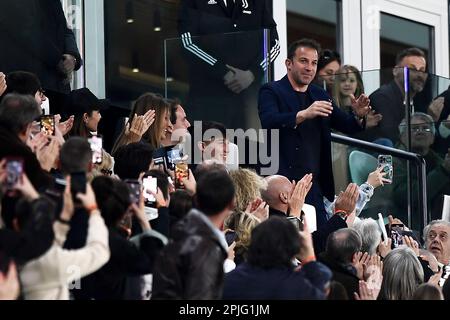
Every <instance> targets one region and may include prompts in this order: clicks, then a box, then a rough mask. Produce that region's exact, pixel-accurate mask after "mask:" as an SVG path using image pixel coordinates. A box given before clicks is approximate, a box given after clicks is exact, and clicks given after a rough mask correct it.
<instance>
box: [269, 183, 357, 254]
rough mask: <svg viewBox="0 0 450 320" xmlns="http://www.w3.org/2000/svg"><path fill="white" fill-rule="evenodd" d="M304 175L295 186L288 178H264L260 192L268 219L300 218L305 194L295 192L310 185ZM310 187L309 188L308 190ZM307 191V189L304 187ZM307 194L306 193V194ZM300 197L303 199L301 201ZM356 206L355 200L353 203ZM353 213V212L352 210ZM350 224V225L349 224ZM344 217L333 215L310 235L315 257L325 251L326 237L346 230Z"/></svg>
mask: <svg viewBox="0 0 450 320" xmlns="http://www.w3.org/2000/svg"><path fill="white" fill-rule="evenodd" d="M308 176H309V175H306V176H305V177H303V179H302V180H300V181H299V182H298V183H297V184H294V183H292V182H290V181H289V180H288V178H286V177H284V176H281V175H274V176H269V177H266V178H265V180H266V182H267V188H266V189H265V190H262V191H261V196H262V199H263V200H264V201H265V202H266V203H267V204H268V205H269V217H272V216H279V217H289V216H295V217H300V214H301V207H302V206H303V203H304V201H305V197H306V194H302V193H301V192H295V191H296V188H297V189H302V188H301V187H299V185H300V184H301V183H302V182H303V184H306V183H308V182H309V183H311V179H312V177H308ZM310 187H311V186H309V188H310ZM306 189H307V191H309V189H308V188H307V187H306ZM306 193H307V192H306ZM301 197H303V198H302V199H301ZM354 202H355V204H356V200H355V201H354ZM352 211H353V210H352ZM349 224H350V223H349ZM347 227H349V225H347V220H346V217H342V216H341V215H339V214H335V215H333V216H332V217H331V218H330V219H329V220H328V221H327V222H326V223H325V224H323V225H322V226H318V229H317V231H314V232H313V233H312V237H313V245H314V251H315V253H316V255H318V254H319V253H320V252H322V251H324V250H325V245H326V241H327V238H328V235H329V234H331V233H333V232H334V231H336V230H339V229H342V228H347Z"/></svg>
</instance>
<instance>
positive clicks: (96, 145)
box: [88, 136, 103, 164]
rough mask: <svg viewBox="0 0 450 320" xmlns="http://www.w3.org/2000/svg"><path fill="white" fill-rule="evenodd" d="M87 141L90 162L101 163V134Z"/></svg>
mask: <svg viewBox="0 0 450 320" xmlns="http://www.w3.org/2000/svg"><path fill="white" fill-rule="evenodd" d="M88 141H89V144H90V145H91V150H92V163H93V164H101V163H102V162H103V153H102V148H103V138H102V137H101V136H93V137H92V138H90V139H88Z"/></svg>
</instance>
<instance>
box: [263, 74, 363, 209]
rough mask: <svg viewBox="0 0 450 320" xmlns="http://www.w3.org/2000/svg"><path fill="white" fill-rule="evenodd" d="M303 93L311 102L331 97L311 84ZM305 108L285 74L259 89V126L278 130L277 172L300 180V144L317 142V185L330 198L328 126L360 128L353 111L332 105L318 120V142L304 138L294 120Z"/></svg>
mask: <svg viewBox="0 0 450 320" xmlns="http://www.w3.org/2000/svg"><path fill="white" fill-rule="evenodd" d="M306 92H307V94H308V95H309V98H310V100H311V101H313V102H314V101H324V100H325V101H329V100H330V99H331V97H330V96H329V95H328V93H327V92H326V91H325V90H323V89H322V88H320V87H318V86H316V85H314V84H310V85H309V86H308V89H307V91H306ZM307 107H308V106H304V107H300V106H299V105H298V98H297V95H296V92H295V91H294V89H293V88H292V85H291V83H290V82H289V79H288V76H287V75H286V76H285V77H283V78H282V79H281V80H279V81H274V82H270V83H267V84H265V85H264V86H263V87H262V88H261V89H260V91H259V101H258V109H259V118H260V119H261V125H262V127H263V128H264V129H279V130H280V131H279V133H280V140H279V150H280V151H279V170H278V174H280V175H283V176H285V177H287V178H288V179H289V180H299V179H301V178H302V177H303V174H304V173H305V172H304V168H305V163H304V161H302V160H303V159H302V145H303V144H305V143H320V148H321V152H320V154H321V159H317V161H320V174H319V186H320V188H321V191H322V194H323V195H324V196H326V197H327V198H328V199H329V200H330V201H332V200H333V199H334V195H335V192H334V179H333V170H332V164H331V128H333V129H336V130H337V131H340V132H343V133H346V134H354V133H357V132H359V131H361V130H362V127H361V125H360V124H359V123H358V121H357V120H356V119H355V117H354V116H353V115H352V114H349V113H346V112H344V111H342V110H341V109H340V108H339V107H337V106H336V105H335V104H333V112H332V114H331V116H329V117H327V118H322V119H321V122H320V123H321V138H320V141H303V139H302V136H301V134H300V132H299V130H297V129H296V128H295V126H296V124H295V120H296V115H297V113H298V112H299V111H301V110H304V109H306V108H307ZM306 121H308V120H306ZM300 126H301V124H300V125H299V127H300ZM272 157H273V155H272Z"/></svg>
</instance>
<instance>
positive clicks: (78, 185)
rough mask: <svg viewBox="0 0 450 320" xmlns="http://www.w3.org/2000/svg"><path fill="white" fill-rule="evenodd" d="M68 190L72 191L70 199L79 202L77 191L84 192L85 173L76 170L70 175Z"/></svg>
mask: <svg viewBox="0 0 450 320" xmlns="http://www.w3.org/2000/svg"><path fill="white" fill-rule="evenodd" d="M70 178H71V179H70V191H71V193H72V199H73V201H74V202H75V203H80V200H78V198H77V194H78V193H82V194H85V193H86V183H87V181H86V173H84V172H77V173H72V174H71V175H70Z"/></svg>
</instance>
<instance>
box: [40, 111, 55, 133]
mask: <svg viewBox="0 0 450 320" xmlns="http://www.w3.org/2000/svg"><path fill="white" fill-rule="evenodd" d="M40 123H41V132H44V133H45V134H46V135H47V136H54V135H55V116H54V115H45V116H41V121H40Z"/></svg>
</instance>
